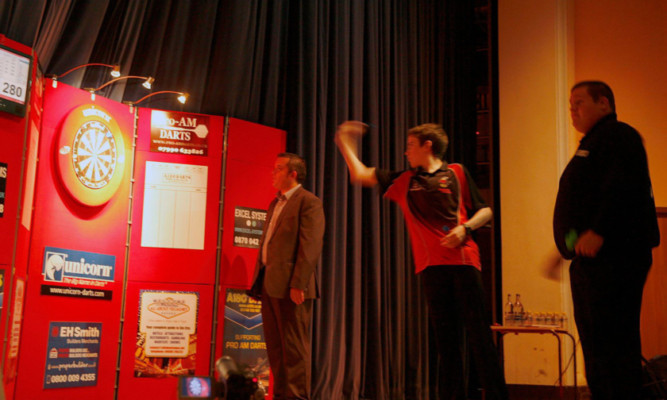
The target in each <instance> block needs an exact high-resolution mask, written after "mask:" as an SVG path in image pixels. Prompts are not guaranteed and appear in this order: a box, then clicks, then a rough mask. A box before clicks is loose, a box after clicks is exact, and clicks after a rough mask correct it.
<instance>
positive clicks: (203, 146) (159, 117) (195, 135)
mask: <svg viewBox="0 0 667 400" xmlns="http://www.w3.org/2000/svg"><path fill="white" fill-rule="evenodd" d="M208 132H209V117H208V116H206V115H201V114H190V113H180V112H172V111H160V110H152V111H151V151H154V152H158V153H171V154H186V155H195V156H206V155H207V154H208Z"/></svg>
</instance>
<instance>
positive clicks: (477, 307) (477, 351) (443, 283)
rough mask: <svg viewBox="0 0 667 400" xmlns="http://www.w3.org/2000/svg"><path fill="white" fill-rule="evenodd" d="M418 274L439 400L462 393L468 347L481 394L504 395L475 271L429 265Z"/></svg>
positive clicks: (501, 399)
mask: <svg viewBox="0 0 667 400" xmlns="http://www.w3.org/2000/svg"><path fill="white" fill-rule="evenodd" d="M420 275H421V280H422V285H423V287H424V291H425V292H426V299H427V301H428V313H429V319H430V320H431V324H432V326H433V330H434V331H435V335H436V344H437V348H438V353H439V355H440V368H441V373H440V376H441V379H440V381H439V386H440V387H439V392H440V399H441V400H444V399H448V400H461V399H466V398H467V397H466V387H465V386H466V384H465V382H466V378H465V368H464V361H463V360H464V359H465V358H466V357H465V356H466V355H465V349H466V348H468V349H470V352H471V354H472V360H473V362H474V363H475V367H476V370H477V374H478V376H479V380H480V383H481V384H482V387H483V388H484V390H485V391H486V397H485V398H486V399H487V400H506V399H507V398H508V393H507V386H506V385H505V377H504V372H503V369H502V367H501V365H500V359H499V358H498V353H497V351H496V348H495V346H494V344H493V334H492V333H491V328H490V325H489V323H488V322H487V316H486V312H485V307H484V294H483V289H482V279H481V273H480V272H479V270H477V268H475V267H473V266H470V265H433V266H430V267H428V268H426V269H425V270H424V271H422V272H421V273H420ZM465 341H467V346H466V344H465Z"/></svg>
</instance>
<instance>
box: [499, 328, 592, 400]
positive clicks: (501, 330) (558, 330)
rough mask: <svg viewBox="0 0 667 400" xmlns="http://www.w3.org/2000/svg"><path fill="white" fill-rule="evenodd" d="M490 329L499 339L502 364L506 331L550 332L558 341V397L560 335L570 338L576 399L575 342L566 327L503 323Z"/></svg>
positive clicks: (577, 396)
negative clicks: (508, 324)
mask: <svg viewBox="0 0 667 400" xmlns="http://www.w3.org/2000/svg"><path fill="white" fill-rule="evenodd" d="M491 330H492V331H493V332H495V334H496V335H497V337H498V339H499V343H498V347H499V348H500V349H501V362H502V363H503V364H504V360H505V357H504V356H503V355H502V351H503V346H502V344H503V336H505V335H506V334H508V333H514V334H515V335H518V334H519V333H539V334H545V333H550V334H552V335H553V336H554V337H555V338H556V340H557V341H558V386H559V388H560V398H561V399H562V398H563V394H564V392H563V361H562V357H561V340H560V337H561V335H566V336H568V337H569V338H570V339H571V340H572V363H573V365H574V398H575V399H578V398H579V394H578V393H577V342H576V341H575V340H574V336H572V335H571V334H570V332H568V331H567V329H564V328H560V327H557V326H504V325H491Z"/></svg>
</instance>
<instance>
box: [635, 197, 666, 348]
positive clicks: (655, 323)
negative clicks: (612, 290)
mask: <svg viewBox="0 0 667 400" xmlns="http://www.w3.org/2000/svg"><path fill="white" fill-rule="evenodd" d="M658 224H659V226H660V237H661V242H660V246H658V247H656V248H655V249H653V267H652V268H651V271H650V272H649V275H648V280H647V281H646V286H645V287H644V299H643V303H642V317H641V330H642V353H643V354H644V357H646V358H647V359H650V358H651V357H653V356H656V355H659V354H667V208H662V207H661V208H658Z"/></svg>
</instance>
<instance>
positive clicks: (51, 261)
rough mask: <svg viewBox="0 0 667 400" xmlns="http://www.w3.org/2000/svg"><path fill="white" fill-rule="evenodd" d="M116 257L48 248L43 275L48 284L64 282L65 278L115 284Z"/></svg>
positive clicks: (46, 249) (45, 250)
mask: <svg viewBox="0 0 667 400" xmlns="http://www.w3.org/2000/svg"><path fill="white" fill-rule="evenodd" d="M115 268H116V257H115V256H110V255H106V254H98V253H88V252H86V251H77V250H68V249H59V248H56V247H46V248H45V249H44V264H43V268H42V275H44V281H46V282H63V281H65V279H64V278H79V279H87V280H91V281H103V282H113V280H114V270H115Z"/></svg>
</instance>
